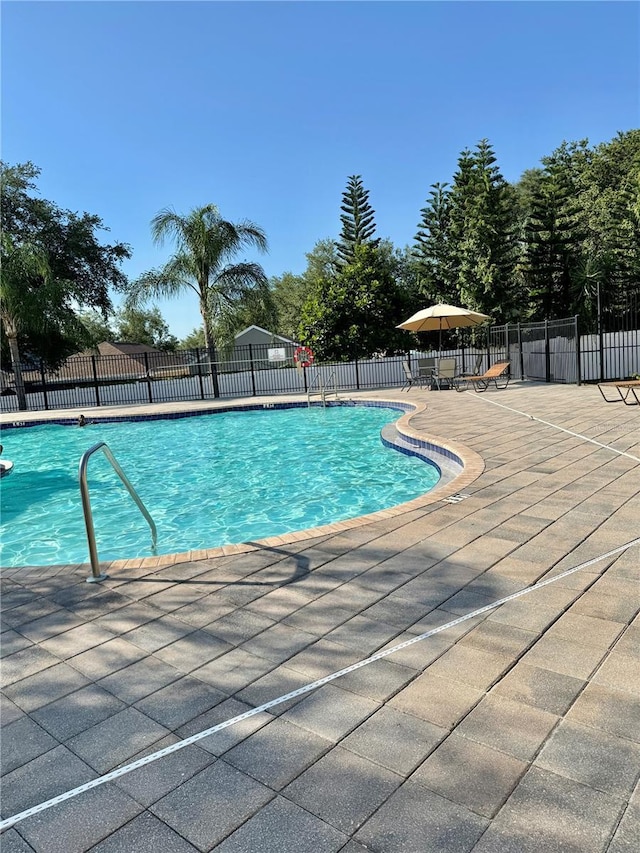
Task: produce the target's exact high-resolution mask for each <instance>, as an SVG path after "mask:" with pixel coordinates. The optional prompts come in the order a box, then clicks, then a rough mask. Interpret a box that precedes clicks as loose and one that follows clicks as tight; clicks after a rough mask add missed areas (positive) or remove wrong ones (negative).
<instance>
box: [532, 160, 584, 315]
mask: <svg viewBox="0 0 640 853" xmlns="http://www.w3.org/2000/svg"><path fill="white" fill-rule="evenodd" d="M580 219H581V209H580V205H579V203H578V201H577V200H576V197H575V195H574V191H573V187H572V185H571V183H570V182H569V180H568V175H567V172H566V170H563V169H561V168H559V167H557V166H550V167H548V168H547V169H546V170H545V171H544V172H543V173H542V175H541V177H540V180H539V182H538V186H537V187H536V188H535V189H534V191H533V194H532V198H531V211H530V215H529V219H528V222H527V224H526V226H525V259H524V275H525V281H526V284H527V288H528V291H529V299H530V302H531V308H532V311H533V316H534V317H535V318H537V319H545V320H551V319H554V318H558V317H566V316H567V315H568V314H570V313H576V309H577V308H579V305H578V303H579V298H577V294H576V292H575V281H576V279H577V276H578V271H579V269H580V264H581V246H582V243H583V240H584V232H583V229H582V228H581V224H580ZM585 271H586V270H585ZM577 313H580V312H579V310H578V312H577Z"/></svg>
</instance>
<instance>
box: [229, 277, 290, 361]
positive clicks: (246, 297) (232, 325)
mask: <svg viewBox="0 0 640 853" xmlns="http://www.w3.org/2000/svg"><path fill="white" fill-rule="evenodd" d="M277 325H278V309H277V307H276V303H275V300H274V296H273V293H272V291H271V288H270V287H268V286H267V287H260V288H255V289H254V290H249V291H247V292H246V293H245V294H243V295H242V296H241V297H240V298H239V299H237V300H236V301H235V302H232V303H230V304H228V305H225V306H223V308H222V310H221V311H220V313H219V315H218V317H217V319H216V322H215V327H214V331H215V336H216V341H217V343H218V346H219V347H220V348H221V349H222V350H223V351H224V352H225V353H230V352H231V350H232V349H233V346H234V343H235V341H234V337H235V335H237V333H238V332H241V331H242V330H243V329H246V328H247V327H248V326H260V328H262V329H267V330H268V331H271V332H275V330H276V327H277ZM276 334H277V333H276Z"/></svg>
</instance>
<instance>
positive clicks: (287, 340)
mask: <svg viewBox="0 0 640 853" xmlns="http://www.w3.org/2000/svg"><path fill="white" fill-rule="evenodd" d="M254 329H255V330H256V331H258V332H264V334H265V335H269V337H270V338H274V339H275V340H277V341H281V342H282V343H283V344H295V341H292V340H291V338H283V337H282V335H276V334H275V332H270V331H269V330H268V329H263V328H262V326H247V328H246V329H243V330H242V331H241V332H238V334H237V335H234V340H237V339H238V338H241V337H242V336H243V335H246V333H247V332H251V331H252V330H254Z"/></svg>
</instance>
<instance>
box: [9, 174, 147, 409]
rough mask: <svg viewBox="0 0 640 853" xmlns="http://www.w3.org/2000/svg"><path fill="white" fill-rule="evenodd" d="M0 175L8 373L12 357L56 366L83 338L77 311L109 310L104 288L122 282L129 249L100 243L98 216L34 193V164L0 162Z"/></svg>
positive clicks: (21, 396) (36, 175)
mask: <svg viewBox="0 0 640 853" xmlns="http://www.w3.org/2000/svg"><path fill="white" fill-rule="evenodd" d="M0 173H1V174H0V177H1V179H2V203H1V226H2V294H1V301H2V311H1V317H2V334H3V342H6V343H7V347H8V349H9V350H10V353H11V358H12V360H13V361H14V371H15V370H16V364H17V363H18V361H16V360H20V359H25V358H27V359H40V358H41V359H43V360H44V361H45V363H46V364H47V365H49V366H51V367H55V366H56V365H58V364H59V363H60V362H61V361H62V360H63V359H64V358H65V357H66V356H67V355H70V354H71V353H72V352H76V351H77V350H78V349H79V348H81V347H82V346H83V344H84V341H85V340H86V330H85V329H84V327H83V326H82V324H81V322H80V320H79V318H78V311H79V310H81V309H82V308H83V307H88V308H99V309H101V310H103V311H108V310H109V309H110V307H111V299H110V292H109V291H110V288H112V287H113V288H122V287H123V286H124V284H125V282H126V279H125V276H124V274H123V273H122V272H121V270H120V269H119V265H120V263H121V261H122V260H123V259H124V258H128V257H129V256H130V251H129V249H128V247H127V246H126V245H124V244H122V243H114V244H112V245H103V244H101V243H100V242H99V241H98V238H97V236H96V231H98V230H99V229H103V228H104V226H103V225H102V220H101V219H100V218H99V217H97V216H92V215H90V214H88V213H84V214H82V216H79V215H77V214H75V213H72V212H70V211H65V210H61V209H60V208H59V207H57V205H55V204H54V203H53V202H50V201H47V200H45V199H41V198H39V197H37V195H36V194H35V193H36V184H35V179H36V178H37V177H38V175H39V174H40V170H39V169H38V168H37V167H36V166H34V165H33V164H32V163H23V164H19V165H17V166H8V165H6V164H5V163H1V164H0ZM18 371H19V368H18ZM16 382H17V383H18V384H19V383H20V382H21V378H19V377H18V376H17V375H16ZM18 395H19V405H20V406H21V407H22V406H25V405H26V399H24V395H23V394H22V393H21V392H20V391H19V392H18Z"/></svg>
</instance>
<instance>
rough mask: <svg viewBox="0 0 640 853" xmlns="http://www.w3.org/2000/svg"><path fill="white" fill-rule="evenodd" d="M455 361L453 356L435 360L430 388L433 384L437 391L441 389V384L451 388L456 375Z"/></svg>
mask: <svg viewBox="0 0 640 853" xmlns="http://www.w3.org/2000/svg"><path fill="white" fill-rule="evenodd" d="M456 367H457V362H456V359H455V358H439V359H438V360H437V364H436V369H435V370H434V372H433V373H432V374H431V388H433V386H434V385H435V386H436V387H437V389H438V391H442V386H443V384H444V386H445V387H446V388H451V386H452V385H453V384H454V381H453V380H454V379H455V375H456Z"/></svg>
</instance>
